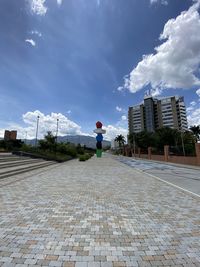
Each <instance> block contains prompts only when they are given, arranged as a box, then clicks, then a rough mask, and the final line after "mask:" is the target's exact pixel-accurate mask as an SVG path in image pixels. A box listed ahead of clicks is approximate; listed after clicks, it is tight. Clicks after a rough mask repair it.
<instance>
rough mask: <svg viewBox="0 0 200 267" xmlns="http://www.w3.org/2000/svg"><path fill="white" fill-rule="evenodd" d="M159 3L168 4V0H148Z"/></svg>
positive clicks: (151, 2)
mask: <svg viewBox="0 0 200 267" xmlns="http://www.w3.org/2000/svg"><path fill="white" fill-rule="evenodd" d="M157 3H160V4H161V5H164V6H167V5H168V0H150V4H151V5H153V4H157Z"/></svg>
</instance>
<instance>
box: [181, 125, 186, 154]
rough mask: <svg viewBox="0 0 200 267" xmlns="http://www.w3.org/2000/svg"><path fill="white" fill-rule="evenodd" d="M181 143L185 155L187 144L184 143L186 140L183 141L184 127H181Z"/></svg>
mask: <svg viewBox="0 0 200 267" xmlns="http://www.w3.org/2000/svg"><path fill="white" fill-rule="evenodd" d="M181 143H182V149H183V155H184V157H185V145H184V141H183V131H182V129H181Z"/></svg>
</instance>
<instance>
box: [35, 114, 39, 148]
mask: <svg viewBox="0 0 200 267" xmlns="http://www.w3.org/2000/svg"><path fill="white" fill-rule="evenodd" d="M39 119H40V116H39V115H38V116H37V126H36V136H35V146H37V137H38V126H39Z"/></svg>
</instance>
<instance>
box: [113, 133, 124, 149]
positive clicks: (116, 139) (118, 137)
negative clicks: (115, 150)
mask: <svg viewBox="0 0 200 267" xmlns="http://www.w3.org/2000/svg"><path fill="white" fill-rule="evenodd" d="M115 141H116V142H118V144H119V148H120V149H121V147H122V145H123V147H124V144H125V137H124V136H123V135H122V134H119V135H118V136H116V137H115Z"/></svg>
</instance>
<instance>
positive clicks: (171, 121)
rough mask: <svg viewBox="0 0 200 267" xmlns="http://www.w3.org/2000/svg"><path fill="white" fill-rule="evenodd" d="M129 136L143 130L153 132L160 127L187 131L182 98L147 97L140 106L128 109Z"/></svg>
mask: <svg viewBox="0 0 200 267" xmlns="http://www.w3.org/2000/svg"><path fill="white" fill-rule="evenodd" d="M128 124H129V125H128V126H129V134H131V133H138V132H141V131H143V130H146V131H148V132H154V131H155V130H156V129H158V128H161V127H170V128H174V129H177V130H183V131H185V130H187V129H188V124H187V116H186V108H185V103H184V97H177V96H172V97H164V98H160V99H157V98H153V97H152V96H147V97H145V98H144V102H143V103H142V104H140V105H136V106H133V107H129V111H128Z"/></svg>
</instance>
